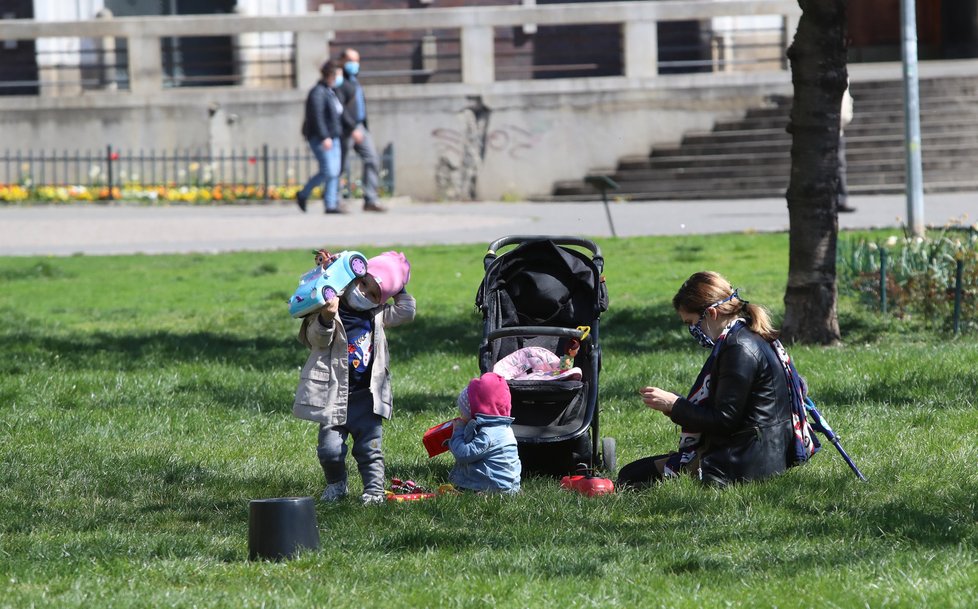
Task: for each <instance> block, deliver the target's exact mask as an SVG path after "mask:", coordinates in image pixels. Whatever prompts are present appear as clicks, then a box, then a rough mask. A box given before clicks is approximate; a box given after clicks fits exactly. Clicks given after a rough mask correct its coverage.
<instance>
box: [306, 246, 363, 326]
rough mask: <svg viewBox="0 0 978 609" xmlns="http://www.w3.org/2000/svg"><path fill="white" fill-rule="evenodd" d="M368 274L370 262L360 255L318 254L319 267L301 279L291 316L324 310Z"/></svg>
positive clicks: (357, 253) (348, 253)
mask: <svg viewBox="0 0 978 609" xmlns="http://www.w3.org/2000/svg"><path fill="white" fill-rule="evenodd" d="M366 274H367V259H366V257H364V255H363V254H361V253H360V252H354V251H345V252H340V253H339V254H337V255H335V256H333V255H330V254H329V253H328V252H326V251H323V250H320V251H318V252H316V267H315V268H313V269H312V270H311V271H309V272H308V273H306V274H304V275H303V276H302V277H300V278H299V287H297V288H296V290H295V294H293V295H292V298H289V314H291V315H292V317H305V316H306V315H309V314H310V313H315V312H316V311H318V310H319V309H321V308H322V307H323V306H324V305H325V304H326V302H327V301H329V300H332V299H333V298H335V297H336V296H337V295H339V294H340V293H341V292H343V290H344V289H346V286H348V285H350V283H351V282H352V281H353V280H354V279H356V278H357V277H363V276H364V275H366Z"/></svg>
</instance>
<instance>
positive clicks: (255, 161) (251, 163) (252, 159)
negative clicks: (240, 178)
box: [248, 156, 258, 165]
mask: <svg viewBox="0 0 978 609" xmlns="http://www.w3.org/2000/svg"><path fill="white" fill-rule="evenodd" d="M257 162H258V159H256V158H255V157H253V156H250V157H248V164H249V165H254V164H255V163H257Z"/></svg>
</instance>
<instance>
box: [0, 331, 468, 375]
mask: <svg viewBox="0 0 978 609" xmlns="http://www.w3.org/2000/svg"><path fill="white" fill-rule="evenodd" d="M296 329H298V326H296ZM481 336H482V327H481V326H480V325H478V324H471V323H468V322H466V321H465V320H462V319H459V318H454V317H450V318H446V317H427V318H424V317H422V318H418V319H417V320H415V322H414V323H412V324H408V325H405V326H400V327H397V328H393V329H392V330H390V332H389V342H390V345H391V350H392V352H393V353H394V354H395V357H398V358H402V359H408V360H410V359H412V358H426V357H431V356H432V355H433V354H437V353H441V354H446V355H450V356H465V355H471V356H473V357H475V356H476V355H477V353H478V345H479V340H480V339H481ZM0 354H5V357H3V358H2V361H3V363H0V370H2V371H3V372H6V373H10V374H22V373H25V372H27V371H29V370H31V369H32V368H35V367H36V366H37V365H38V363H40V362H44V363H46V364H50V363H52V362H54V361H56V360H61V362H62V363H63V364H64V365H70V366H71V367H72V368H73V369H75V370H85V369H88V370H123V371H132V370H139V369H142V368H147V367H159V366H160V365H161V364H166V365H171V364H181V363H195V364H204V365H206V364H220V365H228V366H238V367H241V368H245V369H253V370H258V371H275V370H282V369H290V368H292V367H294V366H296V365H298V364H301V363H302V362H303V361H305V358H306V357H307V355H308V350H307V349H306V348H305V347H303V346H302V344H300V343H299V342H298V341H297V340H296V339H295V335H294V334H289V335H287V336H283V337H280V338H279V337H276V338H271V337H268V336H262V335H259V336H254V337H245V336H239V335H234V334H230V333H220V332H211V331H198V332H188V333H179V332H170V331H155V332H148V333H139V332H133V333H118V334H116V333H108V332H93V333H91V334H76V335H72V336H59V335H56V334H53V333H48V332H45V331H44V330H43V328H41V329H36V328H17V329H11V330H10V331H8V332H5V333H3V334H0ZM38 360H40V362H39V361H38Z"/></svg>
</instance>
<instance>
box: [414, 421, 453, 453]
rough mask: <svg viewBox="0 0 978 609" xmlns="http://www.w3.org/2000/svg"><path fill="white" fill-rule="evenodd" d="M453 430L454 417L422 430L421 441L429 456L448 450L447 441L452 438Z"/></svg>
mask: <svg viewBox="0 0 978 609" xmlns="http://www.w3.org/2000/svg"><path fill="white" fill-rule="evenodd" d="M454 430H455V419H452V420H451V421H445V422H444V423H439V424H438V425H435V426H434V427H432V428H430V429H429V430H428V431H426V432H424V436H423V437H422V438H421V441H422V442H423V443H424V447H425V450H427V451H428V457H429V458H431V457H434V456H435V455H440V454H442V453H443V452H445V451H446V450H448V441H449V440H450V439H451V438H452V432H453V431H454Z"/></svg>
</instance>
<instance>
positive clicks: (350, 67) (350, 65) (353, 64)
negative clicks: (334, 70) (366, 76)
mask: <svg viewBox="0 0 978 609" xmlns="http://www.w3.org/2000/svg"><path fill="white" fill-rule="evenodd" d="M343 69H344V70H346V73H347V74H349V75H350V76H356V75H357V74H359V73H360V62H358V61H348V62H346V63H345V64H343Z"/></svg>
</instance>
